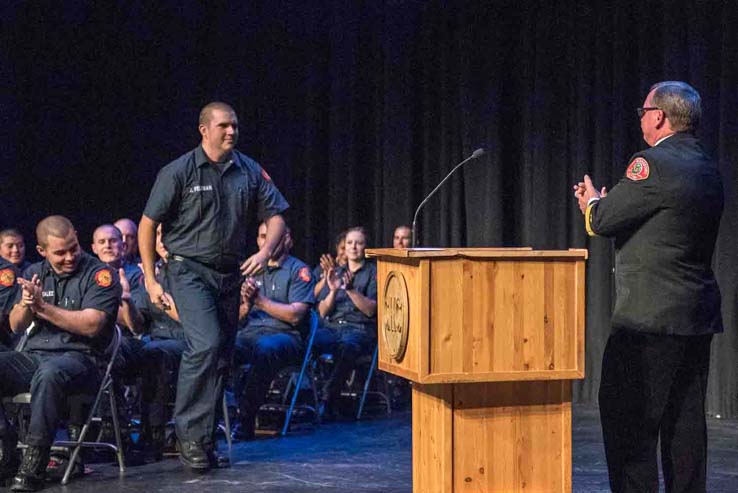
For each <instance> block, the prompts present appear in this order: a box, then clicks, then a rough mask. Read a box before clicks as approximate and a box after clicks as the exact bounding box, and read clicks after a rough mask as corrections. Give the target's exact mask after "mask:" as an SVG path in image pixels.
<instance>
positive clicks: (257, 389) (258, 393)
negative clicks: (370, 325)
mask: <svg viewBox="0 0 738 493" xmlns="http://www.w3.org/2000/svg"><path fill="white" fill-rule="evenodd" d="M266 231H267V228H266V225H265V224H264V223H262V224H261V225H260V226H259V232H258V236H257V240H256V241H257V243H258V246H259V248H262V245H263V244H264V242H265V241H266ZM291 248H292V237H291V236H290V232H289V229H288V230H287V231H286V232H285V234H284V237H283V238H282V242H281V243H280V246H279V247H277V249H276V250H275V252H274V254H273V255H272V258H271V259H270V260H269V262H268V263H267V267H266V269H265V270H264V271H263V272H262V273H261V274H259V275H258V276H256V277H250V278H248V279H247V280H246V281H244V283H243V285H242V286H241V306H240V309H239V324H240V326H241V327H242V328H241V329H240V330H239V331H238V335H237V337H236V350H235V353H234V379H233V380H234V389H233V390H234V394H235V395H236V399H237V401H238V409H239V419H240V423H239V431H238V433H237V436H238V437H239V438H243V439H250V438H253V436H254V427H255V418H256V413H257V411H258V410H259V407H260V406H261V405H262V404H263V403H264V401H265V398H266V393H267V390H268V389H269V384H270V383H271V381H272V380H273V379H274V377H275V376H276V374H277V372H278V371H279V370H280V369H282V368H284V367H285V366H288V365H289V364H291V363H294V362H298V361H299V359H300V354H301V353H302V351H303V343H302V336H303V335H305V333H306V326H307V320H308V319H307V317H306V314H307V313H308V310H310V307H312V305H313V304H314V303H315V298H314V296H313V277H312V275H311V273H310V268H309V267H308V266H307V265H305V263H303V262H301V261H300V260H298V259H296V258H295V257H292V256H290V254H289V252H290V249H291ZM245 365H249V366H248V367H247V368H245Z"/></svg>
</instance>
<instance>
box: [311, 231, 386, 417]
mask: <svg viewBox="0 0 738 493" xmlns="http://www.w3.org/2000/svg"><path fill="white" fill-rule="evenodd" d="M345 241H346V250H345V251H346V258H347V262H346V264H345V265H343V266H339V265H334V266H331V267H329V269H328V270H327V272H326V276H325V277H326V281H325V285H324V286H323V288H322V289H321V290H320V293H319V294H318V298H317V301H318V312H319V314H320V318H321V326H320V329H319V330H318V333H317V334H316V338H315V346H316V349H317V350H318V351H319V352H328V353H331V354H333V369H332V371H331V373H330V375H329V377H328V379H327V380H326V382H325V385H324V386H323V400H324V402H325V412H324V415H325V417H327V418H331V417H333V416H335V412H336V406H335V404H336V400H337V398H338V397H339V396H340V392H341V387H342V386H343V384H344V382H345V381H346V379H347V377H348V376H349V374H350V373H351V370H352V369H353V368H354V366H355V362H356V359H357V358H358V357H360V356H363V355H370V354H372V352H373V351H374V347H375V345H376V343H377V342H376V341H377V318H376V316H377V268H376V265H375V264H374V263H373V262H368V261H367V260H366V257H365V256H364V251H365V249H366V244H367V235H366V232H365V231H364V228H362V227H354V228H350V229H348V230H347V231H346V240H345Z"/></svg>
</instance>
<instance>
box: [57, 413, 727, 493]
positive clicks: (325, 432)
mask: <svg viewBox="0 0 738 493" xmlns="http://www.w3.org/2000/svg"><path fill="white" fill-rule="evenodd" d="M708 424H709V440H710V442H709V445H710V451H709V471H708V474H709V479H708V491H711V492H732V493H734V492H736V491H738V421H735V420H717V419H710V420H709V423H708ZM573 438H574V444H573V448H574V452H573V453H574V458H573V463H574V468H573V490H574V491H575V492H583V493H584V492H586V493H593V492H600V491H602V492H607V491H610V490H609V487H608V482H607V469H606V465H605V458H604V452H603V449H602V436H601V433H600V424H599V419H598V413H597V410H596V409H595V408H592V407H583V406H575V412H574V423H573ZM410 442H411V424H410V414H409V413H407V412H405V413H402V414H400V415H397V416H395V417H393V418H388V419H373V420H367V421H362V422H358V423H356V422H339V423H329V424H324V425H322V426H321V427H320V428H319V429H317V430H316V431H314V432H310V431H308V432H304V433H292V434H290V435H289V436H288V437H287V438H282V439H277V438H264V439H257V440H255V441H250V442H241V443H236V444H234V450H233V465H232V467H231V468H230V469H220V470H216V471H212V472H211V473H210V474H208V475H194V474H191V473H186V472H184V471H183V469H182V467H181V466H180V463H179V460H178V459H176V458H167V459H165V460H164V461H162V462H160V463H157V464H150V465H145V466H137V467H130V468H129V469H128V471H127V472H126V474H125V475H124V476H123V477H119V475H118V472H117V467H113V466H112V465H107V464H91V465H90V466H89V467H91V468H92V473H91V474H89V475H88V476H86V477H84V478H81V479H77V480H74V483H73V484H72V485H70V488H73V489H74V491H76V492H100V491H104V492H105V493H114V492H124V491H130V492H134V491H136V492H139V491H158V492H172V493H189V492H193V493H207V492H218V493H230V492H234V493H235V492H239V493H240V492H254V493H256V492H259V493H262V492H263V493H267V492H268V493H317V492H323V493H325V492H327V493H339V492H340V493H363V492H382V493H411V492H412V484H411V483H412V478H411V476H412V474H411V443H410ZM222 447H223V449H225V447H224V444H222ZM44 491H69V489H68V488H62V487H61V486H59V485H58V484H57V485H49V487H48V488H47V489H46V490H44Z"/></svg>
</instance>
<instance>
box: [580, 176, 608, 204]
mask: <svg viewBox="0 0 738 493" xmlns="http://www.w3.org/2000/svg"><path fill="white" fill-rule="evenodd" d="M606 196H607V188H606V187H602V189H600V191H599V192H598V191H597V188H595V186H594V184H593V183H592V179H591V178H590V177H589V175H584V181H580V182H579V183H577V184H576V185H574V197H575V198H576V199H577V201H578V202H579V210H580V211H582V214H584V213H585V212H586V211H587V206H588V205H589V201H590V200H591V199H593V198H597V199H599V198H601V197H606Z"/></svg>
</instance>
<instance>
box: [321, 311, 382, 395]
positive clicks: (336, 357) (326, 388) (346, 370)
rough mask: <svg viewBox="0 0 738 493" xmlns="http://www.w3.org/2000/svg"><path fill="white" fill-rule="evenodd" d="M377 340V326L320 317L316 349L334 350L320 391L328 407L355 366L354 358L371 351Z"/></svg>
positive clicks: (331, 351) (368, 353)
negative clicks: (331, 362) (329, 371)
mask: <svg viewBox="0 0 738 493" xmlns="http://www.w3.org/2000/svg"><path fill="white" fill-rule="evenodd" d="M376 344H377V336H376V329H375V328H374V327H372V328H371V329H370V328H368V327H362V326H360V325H349V324H342V323H331V322H325V321H323V322H322V324H321V326H320V327H319V328H318V331H317V333H316V334H315V342H314V345H315V351H316V352H318V353H331V354H333V370H332V371H331V374H330V375H329V376H328V379H327V380H326V382H325V383H324V385H323V389H322V395H323V399H324V400H325V401H326V403H327V405H328V407H329V408H331V407H333V405H334V404H335V400H336V399H337V398H338V397H339V395H340V392H341V388H342V387H343V385H344V382H346V379H348V377H349V374H350V373H351V370H353V369H354V367H355V366H356V359H357V358H359V357H361V356H366V355H371V354H372V351H374V346H375V345H376Z"/></svg>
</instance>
